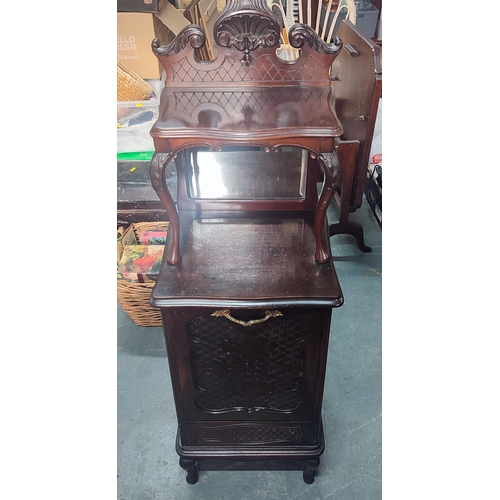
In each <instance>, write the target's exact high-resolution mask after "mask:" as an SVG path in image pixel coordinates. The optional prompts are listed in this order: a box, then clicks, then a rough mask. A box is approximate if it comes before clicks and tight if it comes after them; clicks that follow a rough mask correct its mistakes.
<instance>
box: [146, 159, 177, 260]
mask: <svg viewBox="0 0 500 500" xmlns="http://www.w3.org/2000/svg"><path fill="white" fill-rule="evenodd" d="M175 156H176V155H175V154H174V153H155V154H154V156H153V158H152V159H151V166H150V169H149V176H150V178H151V185H152V186H153V189H154V190H155V191H156V194H157V195H158V197H159V198H160V200H161V202H162V204H163V207H164V208H165V210H166V211H167V215H168V220H169V222H170V224H169V232H168V241H167V249H166V251H167V256H166V260H167V262H168V263H169V264H177V263H179V262H180V260H181V253H180V249H179V215H178V213H177V208H176V207H175V203H174V200H173V198H172V195H171V193H170V191H169V189H168V187H167V183H166V181H165V168H166V167H167V164H168V162H169V161H170V160H172V159H173V158H175Z"/></svg>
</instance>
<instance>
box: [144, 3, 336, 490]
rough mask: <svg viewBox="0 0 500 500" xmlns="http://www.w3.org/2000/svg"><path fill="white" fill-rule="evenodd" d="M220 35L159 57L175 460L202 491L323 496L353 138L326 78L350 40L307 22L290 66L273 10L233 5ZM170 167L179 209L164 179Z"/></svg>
mask: <svg viewBox="0 0 500 500" xmlns="http://www.w3.org/2000/svg"><path fill="white" fill-rule="evenodd" d="M213 33H214V39H215V43H216V49H217V50H216V52H217V56H216V57H215V59H210V60H207V61H202V60H201V55H200V54H202V49H203V48H204V46H205V43H206V33H205V31H204V30H203V28H201V27H200V26H197V25H190V26H188V27H187V28H185V29H184V30H183V31H181V32H180V33H179V35H178V36H177V37H176V39H175V40H174V41H173V42H172V43H171V44H169V45H167V46H162V45H161V44H160V42H159V41H158V40H155V41H154V42H153V45H152V47H153V51H154V53H155V54H156V55H157V57H158V59H159V60H160V62H161V63H162V65H163V67H164V68H165V73H166V81H165V87H164V89H163V91H162V95H161V104H160V115H159V119H158V121H157V122H156V124H155V125H154V126H153V129H152V131H151V135H152V137H153V139H154V143H155V155H154V157H153V160H152V162H151V172H150V174H151V182H152V185H153V187H154V189H155V191H156V192H157V194H158V196H159V198H160V200H161V201H162V204H163V206H164V207H165V209H166V211H167V213H168V219H169V221H170V230H169V235H168V240H167V244H166V248H165V254H164V262H163V266H162V269H161V272H160V275H159V278H158V281H157V283H156V285H155V287H154V290H153V292H152V295H151V304H152V305H153V306H155V307H159V308H160V309H161V315H162V321H163V328H164V335H165V341H166V347H167V352H168V361H169V367H170V373H171V380H172V385H173V392H174V399H175V406H176V411H177V418H178V433H177V440H176V451H177V453H178V454H179V456H180V465H181V467H183V468H184V469H185V470H186V471H187V477H186V479H187V481H188V482H189V483H195V482H196V481H197V479H198V471H199V470H214V469H217V470H248V469H269V470H272V469H275V470H281V469H290V470H302V471H303V478H304V481H305V482H306V483H312V482H313V480H314V473H315V470H316V469H317V467H318V466H319V457H320V455H321V454H322V452H323V450H324V446H325V442H324V435H323V429H322V420H321V407H322V399H323V389H324V378H325V369H326V363H327V352H328V341H329V332H330V323H331V316H332V310H333V309H334V308H337V307H339V306H341V305H342V302H343V297H342V292H341V288H340V285H339V282H338V279H337V276H336V273H335V269H334V265H333V262H332V259H331V253H330V246H329V234H328V221H327V217H326V210H327V207H328V205H329V203H330V201H331V199H332V196H333V191H334V189H335V186H336V182H337V177H338V172H339V156H338V155H337V153H336V150H335V144H336V142H335V141H336V139H337V138H338V137H339V136H340V135H341V134H342V126H341V124H340V122H339V120H338V118H337V116H336V113H335V107H334V95H333V91H332V87H331V82H330V76H329V68H330V67H331V65H332V63H333V61H334V59H335V58H336V56H337V55H338V52H339V50H340V49H341V46H342V42H341V41H340V40H339V39H336V40H335V41H334V42H332V43H330V44H327V43H324V42H323V41H321V40H320V39H319V38H318V37H317V35H316V34H315V33H314V31H313V30H312V29H311V28H309V27H308V26H305V25H301V24H296V25H295V26H293V27H292V28H291V29H290V30H289V32H288V36H287V40H288V41H289V44H290V50H292V49H293V50H294V53H295V54H296V57H295V59H293V60H284V59H283V57H281V56H280V53H279V48H280V39H281V38H282V27H281V26H280V23H279V19H278V18H277V17H275V15H274V14H273V13H272V12H271V11H270V10H269V8H268V7H267V4H266V1H265V0H228V2H227V4H226V6H225V8H224V9H223V10H222V11H221V13H220V14H219V16H218V18H217V20H216V21H215V26H214V29H213ZM311 158H312V159H316V160H317V161H314V162H311V161H309V160H310V159H311ZM173 159H174V160H175V165H176V170H177V204H175V203H174V202H173V198H172V195H171V193H170V192H169V189H168V186H167V184H166V181H165V175H164V173H165V168H166V165H167V164H168V163H169V162H170V161H171V160H173ZM321 182H322V185H321V192H320V194H319V195H318V190H317V186H318V184H319V183H321Z"/></svg>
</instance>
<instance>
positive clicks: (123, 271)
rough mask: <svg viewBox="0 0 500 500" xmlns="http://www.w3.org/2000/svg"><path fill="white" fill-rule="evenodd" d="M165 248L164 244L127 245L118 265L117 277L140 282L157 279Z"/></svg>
mask: <svg viewBox="0 0 500 500" xmlns="http://www.w3.org/2000/svg"><path fill="white" fill-rule="evenodd" d="M164 248H165V247H164V246H162V245H127V246H126V247H125V248H124V249H123V255H122V258H121V259H120V263H119V265H118V271H117V279H119V280H125V281H132V282H138V283H147V282H152V281H153V282H154V281H156V280H157V279H158V274H159V273H160V267H161V260H162V258H163V250H164Z"/></svg>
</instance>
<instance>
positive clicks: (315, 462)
mask: <svg viewBox="0 0 500 500" xmlns="http://www.w3.org/2000/svg"><path fill="white" fill-rule="evenodd" d="M318 467H319V458H313V459H310V460H306V463H305V466H304V473H303V479H304V482H305V483H307V484H312V483H313V482H314V473H315V472H316V469H317V468H318Z"/></svg>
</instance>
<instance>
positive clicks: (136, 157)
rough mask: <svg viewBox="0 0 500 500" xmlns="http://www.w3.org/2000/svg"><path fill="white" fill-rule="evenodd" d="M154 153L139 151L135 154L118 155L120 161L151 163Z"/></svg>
mask: <svg viewBox="0 0 500 500" xmlns="http://www.w3.org/2000/svg"><path fill="white" fill-rule="evenodd" d="M154 153H155V152H154V151H138V152H134V153H118V161H150V160H151V158H153V155H154Z"/></svg>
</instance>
